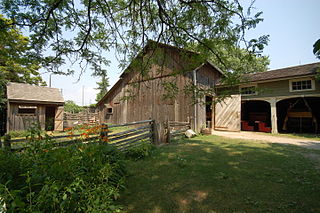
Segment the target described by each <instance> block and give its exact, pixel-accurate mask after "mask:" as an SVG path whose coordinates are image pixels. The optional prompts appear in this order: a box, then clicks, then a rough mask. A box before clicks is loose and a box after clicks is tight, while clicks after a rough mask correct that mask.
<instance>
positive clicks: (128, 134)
mask: <svg viewBox="0 0 320 213" xmlns="http://www.w3.org/2000/svg"><path fill="white" fill-rule="evenodd" d="M127 126H133V127H134V128H132V129H128V130H125V131H122V132H117V133H113V134H109V133H112V132H113V131H112V129H113V128H116V127H127ZM136 126H138V127H136ZM81 136H82V134H76V135H60V136H53V137H50V139H53V140H56V139H63V138H67V139H68V140H64V141H58V142H53V145H54V146H56V147H58V146H68V145H72V144H76V143H90V142H94V141H98V142H101V143H108V144H110V145H113V146H115V147H116V148H118V149H119V150H126V149H128V148H131V147H135V146H138V145H141V144H142V143H145V142H147V143H154V120H145V121H138V122H132V123H126V124H119V125H107V124H102V125H101V131H100V133H99V134H96V135H89V136H88V137H87V138H81ZM2 138H3V140H2V141H1V138H0V148H4V149H6V150H11V151H21V150H24V149H26V148H27V147H28V142H29V140H27V139H14V140H11V138H10V136H9V135H6V136H4V137H2ZM70 138H71V139H70ZM12 145H18V147H12Z"/></svg>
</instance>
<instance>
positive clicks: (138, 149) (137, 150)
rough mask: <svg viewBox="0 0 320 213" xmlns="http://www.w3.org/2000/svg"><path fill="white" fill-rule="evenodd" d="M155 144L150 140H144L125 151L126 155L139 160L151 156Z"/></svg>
mask: <svg viewBox="0 0 320 213" xmlns="http://www.w3.org/2000/svg"><path fill="white" fill-rule="evenodd" d="M153 148H154V146H153V145H152V144H150V143H149V142H148V141H144V142H142V143H141V144H140V145H138V146H135V147H132V148H129V149H128V150H126V151H125V155H126V157H128V158H129V159H132V160H139V159H142V158H145V157H147V156H149V155H150V154H151V152H152V150H153Z"/></svg>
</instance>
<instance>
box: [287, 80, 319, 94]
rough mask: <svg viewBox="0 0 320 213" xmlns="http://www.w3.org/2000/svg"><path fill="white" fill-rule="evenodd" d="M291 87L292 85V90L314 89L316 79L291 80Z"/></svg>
mask: <svg viewBox="0 0 320 213" xmlns="http://www.w3.org/2000/svg"><path fill="white" fill-rule="evenodd" d="M289 87H290V92H297V91H298V92H299V91H306V90H314V80H313V79H299V80H290V83H289Z"/></svg>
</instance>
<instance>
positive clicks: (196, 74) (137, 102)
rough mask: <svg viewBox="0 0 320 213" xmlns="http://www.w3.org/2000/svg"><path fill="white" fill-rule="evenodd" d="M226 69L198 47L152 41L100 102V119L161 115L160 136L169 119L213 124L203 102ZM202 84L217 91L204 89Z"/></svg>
mask: <svg viewBox="0 0 320 213" xmlns="http://www.w3.org/2000/svg"><path fill="white" fill-rule="evenodd" d="M221 75H222V72H221V71H220V70H219V69H218V68H217V67H215V66H214V65H213V64H211V63H210V62H208V61H205V60H202V59H201V56H200V55H199V54H197V53H194V52H190V51H186V50H184V49H180V48H177V47H174V46H170V45H166V44H161V43H156V42H153V41H149V42H148V43H147V45H146V46H145V47H144V49H143V50H142V52H140V54H138V56H137V57H136V58H135V59H134V60H133V61H132V62H131V64H130V65H129V66H128V67H127V69H126V70H125V71H124V72H123V74H122V75H121V76H120V79H119V80H118V82H117V83H116V84H115V85H114V86H113V87H112V88H111V89H110V90H109V91H108V93H107V94H106V95H105V96H104V97H103V98H102V99H101V100H100V101H99V102H98V103H97V109H98V113H99V119H100V122H106V123H114V124H121V123H128V122H134V121H140V120H146V119H150V118H151V119H154V120H155V121H156V130H157V133H156V139H157V140H158V141H160V142H161V141H164V137H165V134H164V133H165V132H164V131H165V130H164V129H165V124H166V122H167V121H178V122H186V121H191V124H192V128H193V129H195V130H196V131H200V130H201V129H202V128H205V127H211V125H212V121H213V110H212V107H211V106H210V105H209V106H206V105H205V104H204V103H205V101H207V102H208V101H211V100H212V98H213V96H214V86H215V84H216V82H218V80H219V79H220V78H221ZM195 88H198V89H197V91H195V90H196V89H195ZM201 88H203V89H204V88H205V89H208V88H211V89H212V92H211V93H203V94H201V91H200V92H199V90H201Z"/></svg>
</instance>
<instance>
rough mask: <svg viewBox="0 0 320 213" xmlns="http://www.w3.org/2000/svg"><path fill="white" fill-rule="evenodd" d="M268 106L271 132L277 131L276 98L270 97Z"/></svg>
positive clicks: (275, 132)
mask: <svg viewBox="0 0 320 213" xmlns="http://www.w3.org/2000/svg"><path fill="white" fill-rule="evenodd" d="M269 103H270V108H271V132H272V133H273V134H277V133H278V125H277V123H278V119H277V100H276V99H275V98H272V99H271V100H270V101H269Z"/></svg>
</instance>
